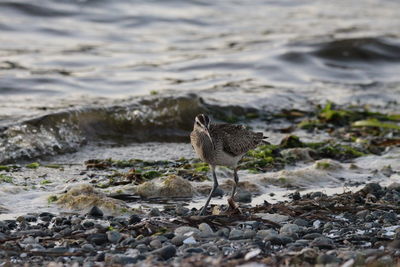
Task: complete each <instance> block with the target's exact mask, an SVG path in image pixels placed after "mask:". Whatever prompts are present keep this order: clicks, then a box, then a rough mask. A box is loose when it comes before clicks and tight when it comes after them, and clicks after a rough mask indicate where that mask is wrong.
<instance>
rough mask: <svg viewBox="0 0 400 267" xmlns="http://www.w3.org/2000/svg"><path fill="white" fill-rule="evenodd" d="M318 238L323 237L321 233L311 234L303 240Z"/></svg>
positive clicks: (306, 235) (304, 236)
mask: <svg viewBox="0 0 400 267" xmlns="http://www.w3.org/2000/svg"><path fill="white" fill-rule="evenodd" d="M317 237H323V235H322V234H320V233H309V234H305V235H303V239H308V240H314V239H315V238H317Z"/></svg>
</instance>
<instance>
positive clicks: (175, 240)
mask: <svg viewBox="0 0 400 267" xmlns="http://www.w3.org/2000/svg"><path fill="white" fill-rule="evenodd" d="M186 238H187V237H186V236H182V235H180V236H175V237H173V238H172V239H171V243H172V244H174V245H175V246H178V247H179V246H182V244H183V240H185V239H186Z"/></svg>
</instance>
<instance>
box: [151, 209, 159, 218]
mask: <svg viewBox="0 0 400 267" xmlns="http://www.w3.org/2000/svg"><path fill="white" fill-rule="evenodd" d="M148 215H149V216H151V217H159V216H161V212H160V210H159V209H158V208H152V209H151V210H150V211H149V213H148Z"/></svg>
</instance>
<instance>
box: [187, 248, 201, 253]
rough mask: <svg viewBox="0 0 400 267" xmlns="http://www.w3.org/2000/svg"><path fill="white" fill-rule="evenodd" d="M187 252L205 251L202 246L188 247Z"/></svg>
mask: <svg viewBox="0 0 400 267" xmlns="http://www.w3.org/2000/svg"><path fill="white" fill-rule="evenodd" d="M185 252H186V253H204V252H205V251H204V249H202V248H188V249H186V250H185Z"/></svg>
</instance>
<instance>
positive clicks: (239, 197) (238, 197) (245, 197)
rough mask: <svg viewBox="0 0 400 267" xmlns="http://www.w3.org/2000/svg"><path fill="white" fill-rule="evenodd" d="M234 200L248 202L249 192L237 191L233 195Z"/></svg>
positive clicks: (249, 198) (249, 200)
mask: <svg viewBox="0 0 400 267" xmlns="http://www.w3.org/2000/svg"><path fill="white" fill-rule="evenodd" d="M234 199H235V201H237V202H240V203H250V202H251V199H252V197H251V193H250V192H248V191H241V192H238V193H237V194H236V195H235V197H234Z"/></svg>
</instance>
